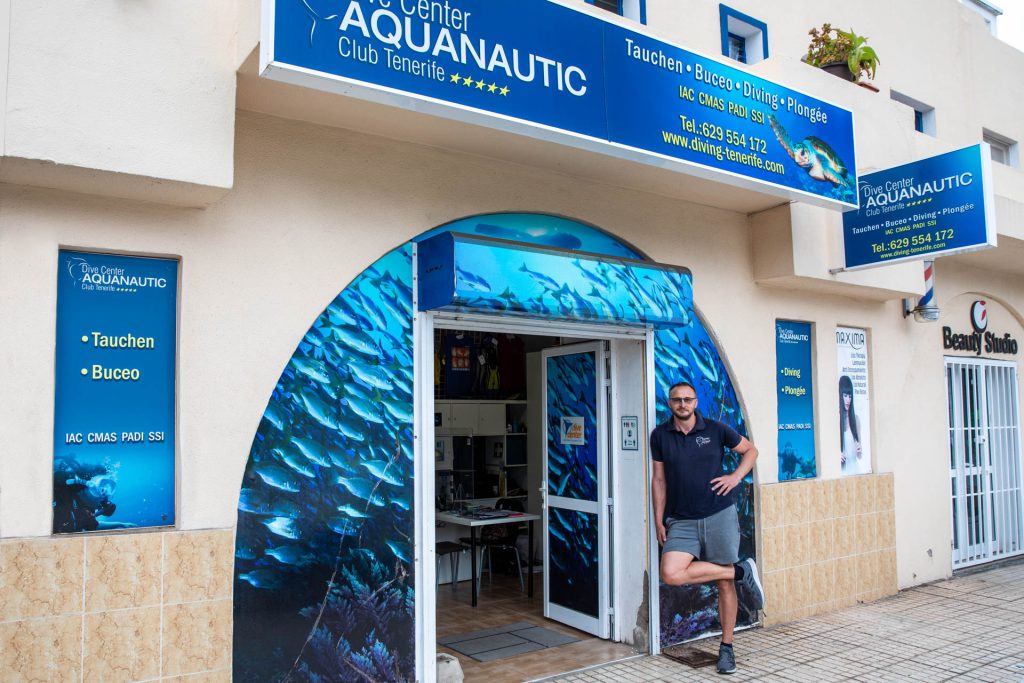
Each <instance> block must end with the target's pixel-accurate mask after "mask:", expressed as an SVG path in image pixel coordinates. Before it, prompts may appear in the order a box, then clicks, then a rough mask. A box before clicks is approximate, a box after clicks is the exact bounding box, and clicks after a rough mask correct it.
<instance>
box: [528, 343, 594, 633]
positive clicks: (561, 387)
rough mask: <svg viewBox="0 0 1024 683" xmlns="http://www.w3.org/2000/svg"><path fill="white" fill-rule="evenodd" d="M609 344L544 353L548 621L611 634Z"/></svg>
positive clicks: (550, 350)
mask: <svg viewBox="0 0 1024 683" xmlns="http://www.w3.org/2000/svg"><path fill="white" fill-rule="evenodd" d="M604 353H605V351H604V343H603V342H594V343H586V344H575V345H572V346H563V347H559V348H554V349H547V350H545V351H544V352H543V360H544V363H543V382H544V386H545V387H546V392H545V399H544V424H545V426H546V429H547V434H546V438H545V445H544V483H543V485H542V489H541V490H542V491H543V492H544V493H543V496H544V512H543V515H544V559H545V567H546V571H545V573H544V616H545V617H548V618H549V619H555V620H557V621H561V622H562V623H565V624H568V625H569V626H572V627H574V628H578V629H580V630H581V631H586V632H588V633H592V634H594V635H596V636H599V637H601V638H607V637H608V636H609V628H608V627H609V620H608V616H609V615H608V604H609V590H608V571H609V567H610V564H611V563H610V562H609V561H608V560H609V558H608V506H607V485H606V483H605V478H606V476H607V472H606V471H605V470H606V463H607V458H606V457H605V453H606V452H607V444H606V438H607V429H606V425H605V415H606V410H607V409H606V395H607V394H606V391H605V387H604V380H605V361H604Z"/></svg>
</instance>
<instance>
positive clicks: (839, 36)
mask: <svg viewBox="0 0 1024 683" xmlns="http://www.w3.org/2000/svg"><path fill="white" fill-rule="evenodd" d="M809 34H810V36H811V42H810V44H809V45H808V46H807V56H806V57H805V58H804V60H805V61H806V62H807V63H808V64H810V65H811V66H816V67H818V68H821V69H824V70H825V71H827V72H829V73H830V74H832V75H833V76H839V77H840V78H843V79H846V80H848V81H852V82H853V83H856V84H858V85H860V86H863V87H865V88H868V89H869V90H874V91H875V92H878V88H875V87H874V86H872V85H871V84H869V83H864V82H862V81H861V78H862V77H864V76H866V77H867V78H869V79H871V78H874V77H875V69H876V68H877V67H878V64H879V62H880V61H881V60H879V59H878V55H877V54H875V50H874V48H872V47H871V46H870V45H868V44H867V40H868V39H867V38H865V37H864V36H858V35H857V34H856V33H854V32H853V30H852V29H851V30H850V31H841V30H839V29H837V28H832V25H831V24H828V23H826V24H823V25H822V27H821V28H820V29H817V28H812V29H811V30H810V31H809Z"/></svg>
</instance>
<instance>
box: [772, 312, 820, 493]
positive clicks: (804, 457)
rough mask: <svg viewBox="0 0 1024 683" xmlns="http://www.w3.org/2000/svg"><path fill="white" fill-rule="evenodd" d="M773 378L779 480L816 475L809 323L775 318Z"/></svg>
mask: <svg viewBox="0 0 1024 683" xmlns="http://www.w3.org/2000/svg"><path fill="white" fill-rule="evenodd" d="M775 381H776V387H777V389H778V416H779V423H778V424H779V481H785V480H787V479H804V478H807V477H814V476H815V475H816V474H817V466H816V464H815V458H814V385H813V383H812V374H811V325H810V323H800V322H793V321H790V320H776V321H775Z"/></svg>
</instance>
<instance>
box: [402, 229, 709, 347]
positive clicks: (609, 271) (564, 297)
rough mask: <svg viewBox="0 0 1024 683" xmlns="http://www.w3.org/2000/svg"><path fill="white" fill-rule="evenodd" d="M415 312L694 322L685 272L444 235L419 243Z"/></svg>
mask: <svg viewBox="0 0 1024 683" xmlns="http://www.w3.org/2000/svg"><path fill="white" fill-rule="evenodd" d="M417 258H418V275H419V277H418V286H419V292H418V294H419V297H418V305H419V309H420V310H436V311H452V312H472V313H492V314H499V315H521V316H529V317H533V318H540V319H546V320H566V321H586V322H590V323H595V322H597V323H601V322H605V323H610V324H616V325H653V326H656V327H674V326H683V325H687V324H689V321H690V319H691V318H692V316H693V283H692V275H691V274H690V271H689V270H688V269H687V268H681V267H678V266H668V265H664V264H659V263H653V262H650V261H638V260H632V259H625V258H616V257H612V256H604V255H597V254H589V253H583V252H577V251H568V250H561V249H552V248H549V247H539V246H535V245H532V244H525V243H522V242H512V241H508V240H502V239H494V238H486V237H478V236H474V235H466V234H462V233H454V232H445V233H441V234H438V235H435V236H434V237H431V238H429V239H426V240H424V241H422V242H419V244H418V257H417Z"/></svg>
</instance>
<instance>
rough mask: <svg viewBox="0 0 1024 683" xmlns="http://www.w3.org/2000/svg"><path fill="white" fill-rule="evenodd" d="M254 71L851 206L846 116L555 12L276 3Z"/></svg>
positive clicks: (555, 7)
mask: <svg viewBox="0 0 1024 683" xmlns="http://www.w3.org/2000/svg"><path fill="white" fill-rule="evenodd" d="M267 8H268V16H267V18H266V20H265V21H264V34H263V41H262V45H263V53H262V55H261V73H262V74H263V75H264V76H268V77H271V78H274V79H277V80H282V81H285V82H289V83H295V84H298V85H306V86H310V87H315V88H319V89H323V90H327V91H332V92H339V93H342V94H344V95H349V96H354V97H359V98H362V99H367V100H371V101H375V102H382V103H385V104H389V105H396V106H401V107H405V108H408V109H414V110H416V111H423V112H427V113H430V114H433V115H437V116H444V117H447V118H452V119H457V120H461V121H465V122H468V123H474V124H477V125H483V126H489V127H492V128H497V129H501V130H506V131H511V132H514V133H517V134H520V135H528V136H532V137H535V138H538V139H543V140H548V141H553V142H558V143H560V144H564V145H569V146H573V147H578V148H581V149H587V150H591V151H598V152H601V153H603V154H608V155H612V156H617V157H620V158H625V159H629V160H633V161H640V162H643V163H648V164H652V165H657V166H659V167H664V168H670V169H672V170H675V171H679V172H684V173H688V174H691V175H696V176H700V177H707V178H713V179H715V180H717V181H720V182H726V183H730V184H733V185H737V186H740V187H746V188H751V189H757V190H760V191H766V192H771V193H773V194H778V195H781V196H784V197H787V198H791V199H800V200H803V201H809V202H812V203H817V204H822V205H828V206H834V205H836V204H839V205H842V206H847V207H850V206H856V203H857V193H856V187H857V180H856V156H855V150H854V140H853V115H852V114H851V113H850V112H849V111H847V110H845V109H841V108H839V107H836V106H833V105H831V104H828V103H826V102H822V101H821V100H817V99H815V98H812V97H809V96H807V95H804V94H802V93H798V92H796V91H794V90H791V89H789V88H785V87H782V86H780V85H777V84H775V83H771V82H769V81H766V80H764V79H761V78H758V77H756V76H753V75H751V74H749V73H747V72H745V71H742V70H740V69H737V68H733V67H732V66H728V65H725V64H722V63H719V62H717V61H715V60H712V59H709V58H706V57H702V56H700V55H697V54H694V53H692V52H689V51H687V50H683V49H682V48H679V47H676V46H674V45H671V44H669V43H665V42H663V41H659V40H655V39H653V38H651V37H649V36H646V35H644V34H641V33H637V32H636V31H631V30H629V29H626V28H623V27H622V26H619V25H617V24H615V23H611V22H609V21H605V20H603V19H601V18H598V17H597V16H594V15H592V14H590V13H588V12H586V11H583V10H582V9H574V8H571V7H566V6H564V5H561V4H559V3H556V2H550V1H549V0H443V1H441V0H345V1H343V2H338V0H272V1H270V2H268V5H267Z"/></svg>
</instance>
